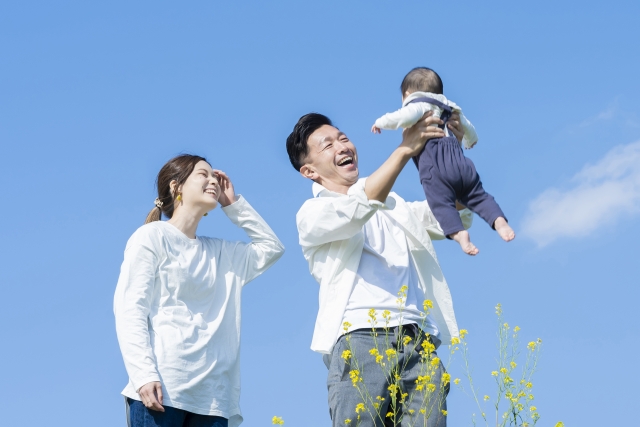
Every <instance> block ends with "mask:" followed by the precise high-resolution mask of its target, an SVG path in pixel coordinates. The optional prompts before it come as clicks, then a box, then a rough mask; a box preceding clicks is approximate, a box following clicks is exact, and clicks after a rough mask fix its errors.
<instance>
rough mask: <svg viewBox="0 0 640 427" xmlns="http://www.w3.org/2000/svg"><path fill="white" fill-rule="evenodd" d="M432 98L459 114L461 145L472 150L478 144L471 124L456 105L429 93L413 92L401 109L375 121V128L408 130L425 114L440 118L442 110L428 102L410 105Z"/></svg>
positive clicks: (442, 97)
mask: <svg viewBox="0 0 640 427" xmlns="http://www.w3.org/2000/svg"><path fill="white" fill-rule="evenodd" d="M424 97H426V98H433V99H435V100H437V101H440V102H442V103H443V104H445V105H448V106H449V107H451V109H452V110H453V111H455V112H457V113H458V114H460V124H461V125H462V128H463V129H464V138H462V142H461V144H462V145H463V146H464V147H465V148H472V147H473V146H474V145H476V143H477V142H478V134H477V133H476V128H475V127H473V125H472V124H471V122H470V121H469V120H468V119H467V118H466V117H465V116H464V114H462V109H461V108H460V107H458V106H457V105H456V103H455V102H453V101H450V100H448V99H447V98H446V97H445V96H444V95H440V94H437V93H431V92H414V93H412V94H411V95H409V96H407V97H406V98H405V100H404V102H403V103H402V108H400V109H399V110H396V111H394V112H393V113H387V114H385V115H384V116H382V117H380V118H379V119H377V120H376V122H375V124H374V125H375V126H376V127H378V128H380V129H389V130H396V129H399V128H403V129H406V128H409V127H411V126H413V125H415V124H416V123H417V122H418V120H420V118H421V117H422V116H423V115H424V114H425V113H426V112H427V111H433V114H434V116H435V117H440V114H442V109H441V108H440V107H438V106H437V105H433V104H429V103H428V102H414V103H412V104H411V103H410V102H411V101H413V100H414V99H418V98H424Z"/></svg>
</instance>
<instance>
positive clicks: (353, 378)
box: [349, 369, 362, 387]
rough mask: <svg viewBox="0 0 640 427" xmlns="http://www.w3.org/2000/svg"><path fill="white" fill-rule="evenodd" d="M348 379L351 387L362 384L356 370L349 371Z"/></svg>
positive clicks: (358, 372)
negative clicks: (351, 384)
mask: <svg viewBox="0 0 640 427" xmlns="http://www.w3.org/2000/svg"><path fill="white" fill-rule="evenodd" d="M349 378H351V382H352V383H353V386H354V387H356V386H357V384H358V383H359V382H362V377H360V371H358V370H357V369H352V370H351V371H349Z"/></svg>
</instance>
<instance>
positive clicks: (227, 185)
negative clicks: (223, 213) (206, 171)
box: [213, 169, 236, 208]
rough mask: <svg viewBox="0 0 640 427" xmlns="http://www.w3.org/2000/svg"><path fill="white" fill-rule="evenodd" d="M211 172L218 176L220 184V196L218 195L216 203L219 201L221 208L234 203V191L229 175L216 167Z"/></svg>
mask: <svg viewBox="0 0 640 427" xmlns="http://www.w3.org/2000/svg"><path fill="white" fill-rule="evenodd" d="M213 173H215V174H216V176H217V177H218V183H219V184H220V197H218V203H220V205H221V206H222V207H223V208H224V207H225V206H229V205H230V204H232V203H235V202H236V192H235V190H234V189H233V184H232V183H231V179H230V178H229V176H227V174H226V173H224V172H222V171H221V170H217V169H214V170H213Z"/></svg>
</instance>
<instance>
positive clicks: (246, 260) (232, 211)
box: [222, 196, 284, 284]
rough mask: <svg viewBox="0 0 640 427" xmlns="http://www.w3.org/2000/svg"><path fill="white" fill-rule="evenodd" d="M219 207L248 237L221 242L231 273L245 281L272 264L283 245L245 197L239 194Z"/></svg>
mask: <svg viewBox="0 0 640 427" xmlns="http://www.w3.org/2000/svg"><path fill="white" fill-rule="evenodd" d="M222 211H223V212H224V213H225V214H226V215H227V217H228V218H229V219H230V220H231V222H233V223H234V224H235V225H237V226H238V227H240V228H242V229H243V230H244V232H245V233H247V236H248V237H249V238H250V239H251V242H249V243H246V242H227V241H225V242H224V244H225V248H224V250H225V252H226V253H227V254H230V256H231V262H232V267H233V270H234V273H235V274H237V275H238V276H239V277H240V278H241V279H242V281H243V284H246V283H248V282H250V281H251V280H253V279H255V278H256V277H258V276H259V275H260V274H262V273H263V272H264V271H266V270H267V269H268V268H269V267H271V266H272V265H273V264H275V262H276V261H277V260H278V259H279V258H280V257H281V256H282V254H283V253H284V245H283V244H282V242H280V240H279V239H278V237H277V236H276V234H275V233H274V232H273V230H272V229H271V228H270V227H269V225H268V224H267V222H266V221H265V220H264V219H263V218H262V217H261V216H260V215H259V214H258V212H256V210H255V209H254V208H253V207H252V206H251V205H250V204H249V202H247V201H246V199H245V198H244V197H242V196H238V200H237V201H236V202H235V203H232V204H230V205H228V206H225V207H223V208H222Z"/></svg>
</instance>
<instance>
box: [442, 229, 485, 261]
mask: <svg viewBox="0 0 640 427" xmlns="http://www.w3.org/2000/svg"><path fill="white" fill-rule="evenodd" d="M449 237H451V238H452V239H453V240H455V241H456V242H458V244H459V245H460V247H461V248H462V250H463V251H464V253H465V254H469V255H471V256H474V255H478V253H479V252H480V250H478V248H476V246H475V245H474V244H473V243H471V240H470V239H469V232H468V231H467V230H462V231H458V232H457V233H453V234H451V235H450V236H449Z"/></svg>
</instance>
